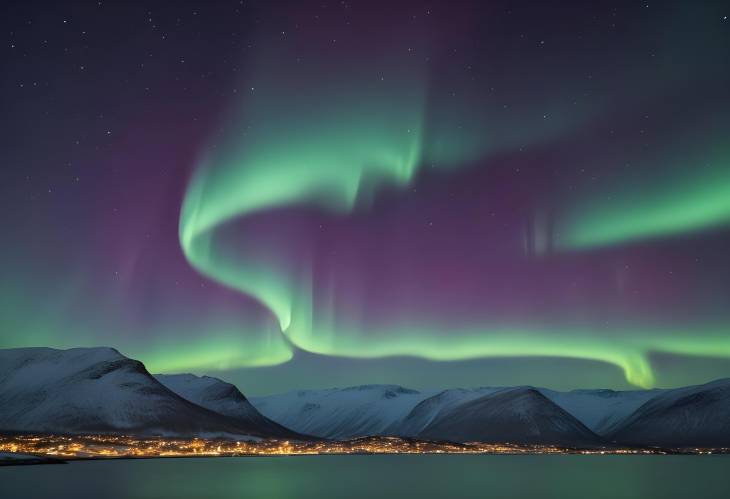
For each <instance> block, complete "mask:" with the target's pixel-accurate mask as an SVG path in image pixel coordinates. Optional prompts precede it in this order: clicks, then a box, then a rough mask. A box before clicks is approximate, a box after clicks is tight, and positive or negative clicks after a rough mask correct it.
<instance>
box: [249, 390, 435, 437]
mask: <svg viewBox="0 0 730 499" xmlns="http://www.w3.org/2000/svg"><path fill="white" fill-rule="evenodd" d="M430 395H432V392H419V391H416V390H409V389H407V388H403V387H402V386H397V385H363V386H353V387H350V388H331V389H327V390H299V391H293V392H288V393H284V394H280V395H271V396H266V397H252V398H251V403H252V404H253V405H254V407H256V409H258V410H259V411H260V412H261V413H262V414H264V415H265V416H267V417H269V418H270V419H272V420H274V421H276V422H277V423H280V424H282V425H284V426H286V427H287V428H291V429H292V430H294V431H297V432H300V433H305V434H307V435H314V436H318V437H323V438H334V439H346V438H353V437H361V436H368V435H383V434H385V430H386V429H387V428H389V427H391V426H393V425H394V424H395V423H396V422H399V421H401V420H402V419H403V418H404V417H405V416H406V415H407V414H408V413H409V412H410V411H411V409H413V407H414V406H415V405H416V404H418V403H419V402H420V401H421V400H423V399H425V398H426V397H428V396H430Z"/></svg>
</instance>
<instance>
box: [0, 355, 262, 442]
mask: <svg viewBox="0 0 730 499" xmlns="http://www.w3.org/2000/svg"><path fill="white" fill-rule="evenodd" d="M241 397H242V398H243V396H241ZM243 400H245V398H243ZM261 419H263V418H261ZM269 423H270V422H269ZM270 424H273V423H270ZM0 430H5V431H28V432H39V433H41V432H47V433H102V432H115V433H129V434H145V435H148V434H155V435H168V436H181V435H182V436H195V435H199V434H201V433H203V432H204V433H206V434H211V435H213V434H220V435H230V434H235V435H257V436H262V435H268V431H269V428H267V427H260V426H258V425H257V424H255V423H253V422H245V423H244V422H242V421H240V420H237V419H234V418H230V417H227V416H225V415H222V414H218V413H216V412H213V411H210V410H208V409H205V408H203V407H201V406H199V405H196V404H193V403H191V402H189V401H187V400H185V399H184V398H181V397H180V396H179V395H177V394H175V393H174V392H172V391H170V390H169V389H167V388H166V387H165V386H163V385H162V384H161V383H160V382H158V381H157V380H156V379H155V378H153V377H152V375H150V374H149V373H148V372H147V370H146V369H145V368H144V365H142V363H140V362H138V361H136V360H132V359H128V358H127V357H124V356H123V355H121V354H120V353H119V352H117V351H116V350H114V349H111V348H73V349H69V350H55V349H50V348H19V349H7V350H0Z"/></svg>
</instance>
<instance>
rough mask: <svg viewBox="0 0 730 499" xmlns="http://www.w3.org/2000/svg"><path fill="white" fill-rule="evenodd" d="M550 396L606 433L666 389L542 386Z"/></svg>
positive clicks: (592, 428) (561, 405)
mask: <svg viewBox="0 0 730 499" xmlns="http://www.w3.org/2000/svg"><path fill="white" fill-rule="evenodd" d="M538 390H540V392H541V393H542V394H543V395H545V396H546V397H547V398H549V399H550V400H552V401H553V402H555V403H556V404H557V405H559V406H560V407H562V408H563V409H565V410H566V411H568V412H569V413H570V414H571V415H573V416H575V418H576V419H577V420H578V421H580V422H581V423H583V424H584V425H586V426H587V427H588V428H590V429H591V430H592V431H593V432H595V433H597V434H599V435H605V434H606V433H608V432H610V431H611V428H612V427H613V426H615V425H616V424H618V423H620V422H621V421H623V420H624V419H626V417H628V416H629V415H630V414H631V413H633V412H634V411H635V410H636V409H638V408H639V407H640V406H641V405H642V404H644V403H645V402H647V401H649V400H651V399H652V398H654V397H656V396H657V395H658V394H660V393H662V392H663V390H658V389H656V390H627V391H614V390H571V391H569V392H559V391H555V390H548V389H546V388H538Z"/></svg>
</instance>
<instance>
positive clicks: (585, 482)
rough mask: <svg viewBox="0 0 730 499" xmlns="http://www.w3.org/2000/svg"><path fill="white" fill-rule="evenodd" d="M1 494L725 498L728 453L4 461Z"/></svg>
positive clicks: (729, 493)
mask: <svg viewBox="0 0 730 499" xmlns="http://www.w3.org/2000/svg"><path fill="white" fill-rule="evenodd" d="M0 497H1V498H3V499H15V498H36V497H49V498H55V499H66V498H69V499H79V498H87V497H88V498H99V499H102V498H155V499H158V498H170V499H183V498H217V499H227V498H236V499H239V498H248V497H251V498H264V499H277V498H300V497H306V498H312V499H323V498H329V497H332V498H337V499H348V498H365V497H368V498H391V497H393V498H395V497H398V498H404V497H414V498H431V497H432V498H439V499H448V498H462V497H474V498H477V497H478V498H502V497H515V498H527V497H535V498H560V499H569V498H579V499H586V498H604V497H605V498H611V499H615V498H621V497H636V498H641V499H653V498H656V499H671V498H683V499H690V498H698V499H704V498H714V497H717V498H728V497H730V456H504V455H502V456H459V455H418V456H392V455H391V456H384V455H381V456H302V457H271V458H263V457H252V458H209V459H149V460H118V461H106V462H102V461H87V462H76V463H71V464H67V465H43V466H18V467H6V468H0Z"/></svg>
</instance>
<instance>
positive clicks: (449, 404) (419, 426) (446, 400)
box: [384, 387, 501, 437]
mask: <svg viewBox="0 0 730 499" xmlns="http://www.w3.org/2000/svg"><path fill="white" fill-rule="evenodd" d="M499 390H501V388H488V387H485V388H476V389H472V390H469V389H465V388H453V389H450V390H444V391H442V392H440V393H437V394H436V395H433V396H432V397H428V398H426V399H424V400H422V401H421V402H419V403H418V404H417V405H416V406H415V407H414V408H413V409H411V411H410V412H409V413H408V414H407V415H406V416H405V417H404V418H403V419H401V420H399V421H396V422H395V423H393V424H392V425H391V426H389V427H388V428H387V429H386V430H385V432H384V433H387V434H391V435H398V436H402V437H415V436H416V435H418V434H419V433H420V432H421V431H423V429H424V428H426V427H427V426H428V425H429V424H430V423H431V422H433V421H434V420H435V419H436V418H437V417H438V416H439V414H441V413H442V412H444V411H448V410H450V409H452V408H453V407H456V406H457V405H459V404H463V403H465V402H469V401H470V400H474V399H476V398H479V397H482V396H484V395H488V394H490V393H494V392H496V391H499Z"/></svg>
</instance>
